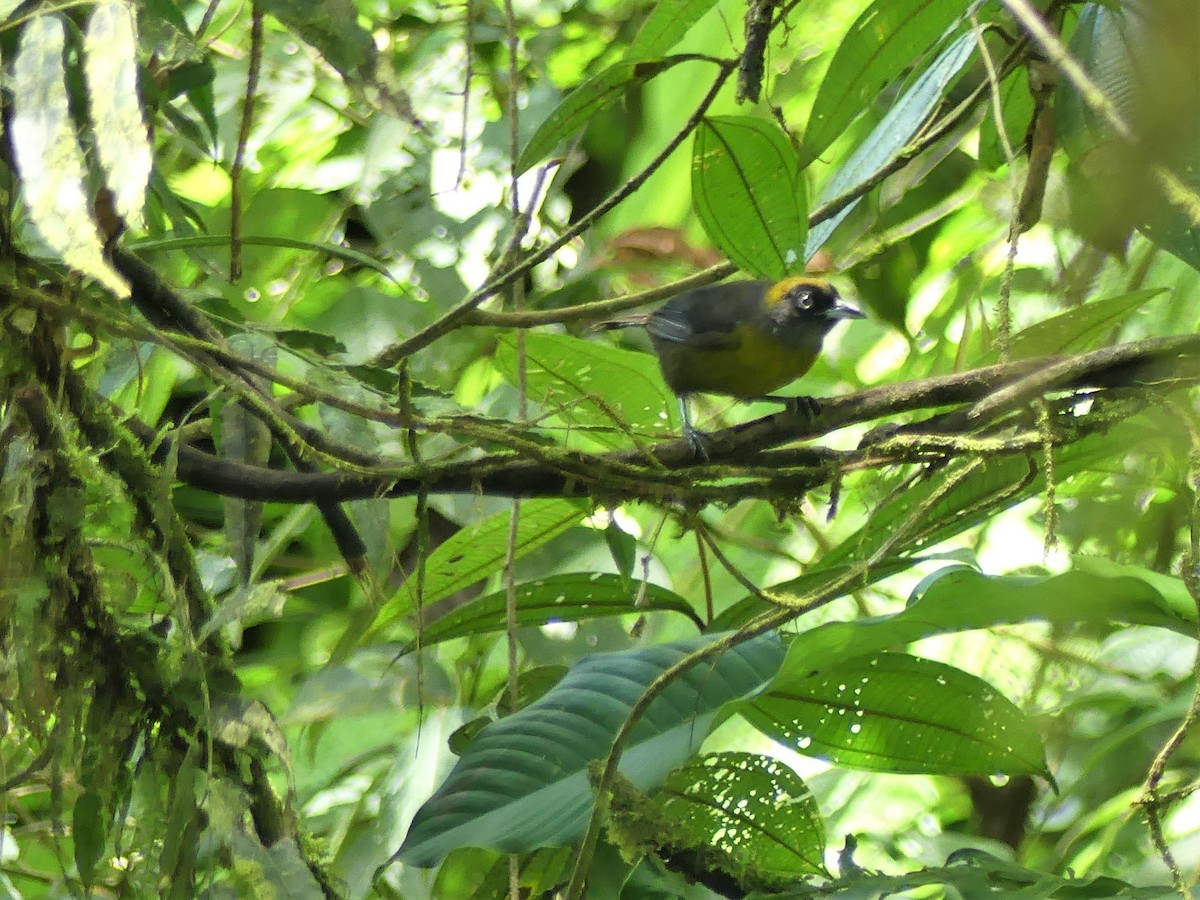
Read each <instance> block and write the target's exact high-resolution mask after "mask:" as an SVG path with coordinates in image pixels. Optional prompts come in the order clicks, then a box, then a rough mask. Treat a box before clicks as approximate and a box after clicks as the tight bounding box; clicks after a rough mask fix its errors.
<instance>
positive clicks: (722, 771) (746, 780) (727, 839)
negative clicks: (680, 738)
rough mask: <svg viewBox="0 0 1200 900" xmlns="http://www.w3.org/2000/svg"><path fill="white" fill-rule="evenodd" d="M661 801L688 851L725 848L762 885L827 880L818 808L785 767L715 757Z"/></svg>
mask: <svg viewBox="0 0 1200 900" xmlns="http://www.w3.org/2000/svg"><path fill="white" fill-rule="evenodd" d="M747 798H751V802H749V803H747V802H746V800H747ZM657 799H658V805H659V807H660V809H662V811H663V812H664V813H665V814H666V815H667V817H668V818H669V819H670V821H671V822H672V823H675V824H676V825H677V827H678V828H679V829H680V831H681V835H680V836H679V837H678V838H677V839H676V843H677V844H684V836H685V835H686V840H687V844H686V845H685V846H690V847H698V848H699V847H713V848H719V849H720V850H721V851H723V852H724V854H725V855H726V857H727V858H728V859H729V860H730V861H733V862H734V863H735V864H737V863H740V867H739V871H742V872H750V873H753V877H754V878H755V879H756V880H773V879H779V880H781V881H784V882H786V881H789V880H794V879H797V878H803V877H805V876H807V875H824V874H826V870H825V825H824V822H823V821H822V819H821V811H820V810H819V809H818V808H817V800H816V798H815V797H813V795H812V792H811V791H809V789H808V786H807V785H806V784H805V783H804V782H803V781H802V780H801V779H800V776H799V775H797V774H796V773H795V772H794V771H793V770H792V769H790V768H789V767H788V766H786V765H785V764H784V763H783V762H782V761H780V760H778V759H774V758H772V757H770V756H759V755H756V754H753V753H739V752H727V753H713V754H709V755H707V756H704V757H701V758H700V759H696V760H692V761H691V762H689V763H688V764H687V765H685V766H683V767H682V768H680V769H677V770H675V771H674V772H672V773H671V774H670V775H669V776H668V777H667V780H666V782H665V783H664V784H663V786H662V789H661V790H660V792H659V794H658V795H657Z"/></svg>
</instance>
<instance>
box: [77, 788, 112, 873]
mask: <svg viewBox="0 0 1200 900" xmlns="http://www.w3.org/2000/svg"><path fill="white" fill-rule="evenodd" d="M71 833H72V835H73V837H74V839H75V867H76V868H77V869H78V870H79V878H80V880H81V881H82V882H83V883H84V885H85V886H87V887H89V888H90V887H91V885H92V878H93V876H94V875H95V874H96V864H97V863H98V862H100V858H101V857H102V856H103V855H104V845H105V844H106V843H107V842H108V837H107V833H106V829H105V827H104V801H103V800H102V799H101V797H100V795H99V794H98V793H96V792H95V791H85V792H84V793H82V794H81V795H80V796H79V799H78V800H76V801H75V808H74V810H73V811H72V813H71Z"/></svg>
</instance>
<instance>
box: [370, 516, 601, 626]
mask: <svg viewBox="0 0 1200 900" xmlns="http://www.w3.org/2000/svg"><path fill="white" fill-rule="evenodd" d="M587 512H588V505H587V503H585V502H583V501H577V500H556V499H552V500H526V501H525V502H524V503H522V504H521V514H520V518H519V519H518V521H517V541H516V558H520V557H522V556H524V555H525V554H526V553H529V552H530V551H531V550H536V549H537V548H538V547H540V546H542V544H544V543H546V542H547V541H548V540H550V539H551V538H553V537H556V536H557V535H560V534H562V533H563V532H564V531H566V530H567V529H568V528H570V527H572V526H573V525H576V524H577V523H578V522H579V520H580V519H582V518H583V517H584V516H585V515H587ZM511 518H512V512H511V511H506V512H501V513H497V514H495V515H493V516H488V517H487V518H485V519H482V520H480V521H479V522H476V523H475V524H474V525H469V526H467V527H466V528H463V529H462V530H461V531H458V532H456V533H455V534H453V535H451V536H450V537H449V538H448V539H447V540H446V541H443V542H442V543H441V544H439V545H438V548H437V549H436V550H434V551H433V552H432V553H431V554H429V559H428V560H426V562H425V593H424V597H423V600H424V602H425V603H432V602H434V601H435V600H439V599H441V598H442V597H445V596H447V595H449V594H453V593H454V592H455V591H458V590H462V589H463V588H465V587H470V586H471V585H473V584H475V583H477V582H479V581H482V580H483V579H485V578H487V577H488V576H489V575H492V574H493V573H495V572H499V571H500V569H501V568H503V566H504V561H505V559H506V558H507V555H508V538H509V520H510V519H511ZM414 589H415V579H413V578H410V579H409V580H408V581H407V582H405V584H404V585H403V586H402V587H401V588H400V590H398V591H396V593H395V594H393V595H392V596H391V598H390V599H389V600H388V601H387V602H386V603H385V604H384V605H383V608H382V609H381V610H380V612H379V616H378V618H377V619H376V624H375V629H376V630H378V629H381V628H384V627H386V626H387V625H389V624H390V623H392V622H394V621H395V620H396V619H398V618H400V617H401V616H403V615H404V614H405V613H406V612H407V611H408V610H409V609H410V608H411V607H412V604H413V597H412V591H413V590H414Z"/></svg>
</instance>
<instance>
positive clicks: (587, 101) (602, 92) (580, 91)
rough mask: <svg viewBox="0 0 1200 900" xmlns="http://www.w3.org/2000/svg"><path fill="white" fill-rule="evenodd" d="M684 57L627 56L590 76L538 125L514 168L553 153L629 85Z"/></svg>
mask: <svg viewBox="0 0 1200 900" xmlns="http://www.w3.org/2000/svg"><path fill="white" fill-rule="evenodd" d="M685 61H686V58H685V57H678V58H672V59H667V60H660V61H653V62H649V61H646V60H641V59H637V58H634V57H631V58H629V59H626V60H624V61H622V62H619V63H617V64H616V65H612V66H609V67H608V68H607V69H605V70H604V71H603V72H600V73H599V74H597V75H594V76H592V77H591V78H589V79H588V80H587V81H585V82H584V83H583V84H581V85H579V87H577V88H575V90H573V91H571V93H569V94H567V96H566V97H564V98H563V100H562V102H561V103H560V104H559V105H558V106H557V107H556V108H555V109H554V111H553V112H551V113H550V115H548V116H547V117H546V121H544V122H542V124H541V125H539V126H538V128H537V131H535V132H534V133H533V137H531V138H530V139H529V143H528V144H526V145H525V149H523V150H522V151H521V155H520V157H518V159H517V172H518V173H520V172H525V171H527V170H529V169H530V168H532V167H533V166H534V165H536V164H537V163H539V162H541V161H542V160H543V159H545V158H546V157H547V156H549V155H550V154H551V153H553V152H554V148H555V147H557V146H558V145H559V144H560V143H562V142H563V141H565V140H567V139H568V138H572V137H574V136H575V135H577V134H579V133H581V132H582V131H583V130H584V129H585V128H586V127H587V126H588V124H589V123H590V122H591V121H592V120H593V119H594V118H595V117H596V116H597V115H599V114H600V113H601V112H603V111H604V110H605V109H607V108H608V107H609V106H611V105H612V104H614V103H616V102H617V101H618V100H620V99H621V98H622V97H624V96H625V93H626V92H627V91H629V90H630V89H631V88H634V87H636V86H637V85H639V84H641V83H642V82H645V81H648V80H650V79H651V78H653V77H654V76H656V75H658V74H660V73H662V72H665V71H666V70H667V69H669V68H671V67H672V66H675V65H678V64H679V63H681V62H685Z"/></svg>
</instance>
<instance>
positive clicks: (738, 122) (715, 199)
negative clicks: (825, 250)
mask: <svg viewBox="0 0 1200 900" xmlns="http://www.w3.org/2000/svg"><path fill="white" fill-rule="evenodd" d="M797 173H798V169H797V164H796V151H795V150H794V149H793V148H792V145H791V143H790V142H789V141H788V138H787V136H786V135H785V134H784V133H783V132H782V131H781V130H780V129H779V128H778V127H777V126H776V125H773V124H772V123H770V122H766V121H763V120H761V119H752V118H749V117H746V116H722V117H718V118H710V119H705V120H704V121H703V122H702V123H701V124H700V127H699V128H698V129H697V130H696V139H695V144H694V146H693V148H692V203H693V204H694V206H695V208H696V214H697V215H698V216H699V217H700V221H701V222H703V223H704V230H705V231H707V232H708V236H709V237H710V238H712V241H713V243H715V244H716V245H717V246H718V247H719V248H720V249H721V250H722V251H723V252H724V253H725V254H726V255H727V256H728V257H729V259H730V261H731V262H734V263H737V265H738V266H740V267H741V268H743V269H745V270H746V271H748V272H751V273H753V274H755V275H758V276H761V277H763V278H771V279H773V280H777V279H780V278H783V277H784V276H785V275H791V274H796V273H798V272H803V271H804V263H805V256H804V241H805V236H806V235H807V233H808V210H807V203H806V200H805V194H804V182H803V181H802V180H801V179H800V177H799V175H798V174H797Z"/></svg>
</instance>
